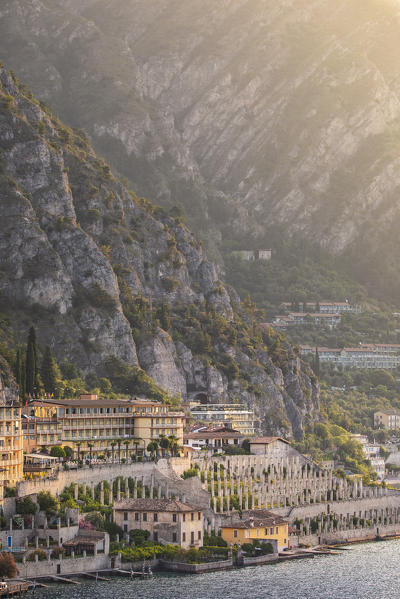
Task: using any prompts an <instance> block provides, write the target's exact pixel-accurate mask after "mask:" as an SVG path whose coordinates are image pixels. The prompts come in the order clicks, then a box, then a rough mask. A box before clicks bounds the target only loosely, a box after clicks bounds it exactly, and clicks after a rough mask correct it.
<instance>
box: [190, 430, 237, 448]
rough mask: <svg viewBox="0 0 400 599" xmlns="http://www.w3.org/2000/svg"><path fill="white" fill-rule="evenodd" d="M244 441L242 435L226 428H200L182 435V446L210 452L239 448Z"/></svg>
mask: <svg viewBox="0 0 400 599" xmlns="http://www.w3.org/2000/svg"><path fill="white" fill-rule="evenodd" d="M244 439H245V436H244V435H243V434H242V433H239V432H238V431H235V430H232V429H231V428H227V427H216V428H207V427H202V428H199V429H196V430H195V431H193V432H190V433H187V434H185V435H183V443H184V446H186V447H191V448H192V449H209V450H210V451H212V452H214V451H217V452H221V451H223V449H224V448H225V447H226V446H227V445H230V446H237V447H240V446H241V444H242V443H243V441H244Z"/></svg>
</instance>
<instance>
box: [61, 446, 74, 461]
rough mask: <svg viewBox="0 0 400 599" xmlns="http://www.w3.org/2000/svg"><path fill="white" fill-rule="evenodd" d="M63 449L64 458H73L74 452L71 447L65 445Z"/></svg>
mask: <svg viewBox="0 0 400 599" xmlns="http://www.w3.org/2000/svg"><path fill="white" fill-rule="evenodd" d="M63 449H64V453H65V457H66V458H68V459H70V458H72V457H73V455H74V450H73V449H72V447H70V446H69V445H65V447H64V448H63Z"/></svg>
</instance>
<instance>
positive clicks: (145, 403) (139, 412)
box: [130, 398, 185, 448]
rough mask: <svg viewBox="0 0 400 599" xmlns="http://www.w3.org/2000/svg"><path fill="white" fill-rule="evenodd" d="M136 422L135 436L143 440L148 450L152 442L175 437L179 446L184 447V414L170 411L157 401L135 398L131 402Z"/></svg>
mask: <svg viewBox="0 0 400 599" xmlns="http://www.w3.org/2000/svg"><path fill="white" fill-rule="evenodd" d="M130 405H131V406H132V409H133V417H134V421H135V425H134V426H135V436H136V437H137V438H139V439H143V442H144V447H145V448H146V447H147V445H148V443H150V441H154V440H155V439H159V438H160V437H162V436H164V437H169V436H171V435H173V436H174V437H176V439H177V443H178V445H183V424H184V419H185V414H184V413H183V412H178V411H176V412H173V411H170V409H169V408H168V406H166V405H164V404H161V403H159V402H157V401H149V400H148V399H139V398H135V399H134V400H131V401H130Z"/></svg>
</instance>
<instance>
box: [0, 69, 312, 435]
mask: <svg viewBox="0 0 400 599" xmlns="http://www.w3.org/2000/svg"><path fill="white" fill-rule="evenodd" d="M0 151H1V154H0V299H1V305H0V309H1V318H0V324H1V326H2V325H3V323H4V322H5V321H7V322H8V323H9V326H10V328H11V329H12V332H11V333H10V335H9V336H10V339H12V340H13V341H10V339H7V340H4V339H0V341H2V343H1V345H0V349H1V350H4V347H5V346H7V345H8V346H10V345H12V343H14V344H16V343H18V342H19V341H20V340H21V339H22V338H23V337H22V336H23V335H24V334H25V332H26V329H27V326H29V325H30V324H31V323H33V324H34V325H35V327H36V329H37V332H38V338H39V344H40V345H41V346H42V347H44V346H45V345H49V346H50V347H51V348H52V350H53V352H54V353H55V355H56V357H57V359H58V360H59V362H60V361H62V360H65V359H68V360H69V361H70V362H72V363H73V364H75V365H76V366H78V367H79V368H80V369H81V370H82V371H83V373H84V375H86V376H89V375H93V374H96V375H98V376H103V377H104V376H105V377H109V378H110V379H111V380H112V381H113V382H115V384H116V388H117V389H119V391H120V392H125V391H127V392H132V393H134V392H138V391H137V390H138V386H137V385H138V383H141V384H142V387H141V388H142V389H143V384H144V383H146V384H147V385H148V389H149V390H150V391H151V390H152V388H151V380H152V379H153V380H154V381H155V382H156V383H157V384H158V385H159V386H161V387H162V388H164V389H166V390H167V391H168V392H169V393H170V394H171V395H173V394H178V393H179V394H180V395H181V397H182V398H183V399H186V398H188V397H192V396H193V395H195V394H196V393H199V392H202V393H206V394H208V395H209V396H210V398H212V399H213V400H215V401H228V402H233V401H236V400H238V399H240V400H241V401H245V402H246V403H247V404H248V405H249V406H253V407H254V408H255V410H256V413H257V415H258V417H259V419H260V423H261V428H262V430H263V431H265V432H275V433H280V434H287V435H293V436H295V437H297V438H298V437H300V436H301V435H302V431H303V428H304V425H305V424H306V423H307V422H309V421H310V420H312V419H314V418H318V410H319V390H318V384H317V382H316V379H315V377H314V376H313V374H312V372H311V371H310V369H309V368H308V367H307V366H306V365H304V364H303V363H302V362H301V360H300V359H299V357H298V355H297V353H296V351H295V350H294V349H293V348H292V347H290V346H289V345H288V344H287V343H286V342H285V341H284V340H283V339H281V338H280V337H279V336H278V335H277V334H276V333H274V332H273V331H271V330H268V329H266V330H265V331H264V332H261V330H260V328H259V327H258V321H257V318H258V314H257V310H256V308H255V306H253V305H252V304H251V302H249V301H247V302H244V303H243V304H241V303H240V300H239V298H238V296H237V294H236V293H235V291H234V290H233V289H232V288H230V287H227V286H226V285H224V283H223V282H221V281H220V280H219V277H218V274H217V269H216V268H215V266H214V264H213V263H211V262H210V261H209V260H208V259H207V257H206V255H205V253H204V250H203V248H202V246H201V243H200V242H199V241H198V240H197V239H196V237H195V236H194V235H193V234H192V233H191V231H190V230H189V229H188V228H187V227H186V226H185V225H184V224H183V222H182V218H181V217H180V216H179V212H178V211H177V210H176V209H172V210H170V211H168V212H167V211H166V210H164V209H162V208H157V207H156V206H155V205H154V204H152V203H151V202H149V201H148V200H146V199H144V198H139V197H138V196H137V195H136V194H135V193H134V192H133V191H131V190H129V189H128V188H127V187H126V186H124V185H123V184H122V183H121V182H120V181H119V180H118V179H117V178H115V176H114V175H113V172H112V171H111V169H110V167H109V166H108V165H107V163H106V162H104V160H103V159H101V158H99V157H98V156H97V155H96V154H95V153H94V151H93V149H92V147H91V146H90V144H89V142H88V140H87V137H86V135H85V134H84V133H83V132H82V131H80V130H76V129H74V130H73V129H70V128H68V127H66V126H65V125H63V123H62V122H61V121H60V120H59V119H58V118H57V117H55V116H54V115H53V114H52V113H51V111H50V110H49V108H47V107H46V105H44V104H42V103H41V102H39V101H38V100H36V99H35V97H34V96H33V95H32V93H31V92H30V91H29V90H28V89H27V88H26V87H25V86H24V85H22V84H20V83H19V81H18V80H17V79H16V77H15V76H14V75H12V74H11V73H10V72H9V71H8V70H7V69H6V68H5V67H1V68H0ZM149 377H150V378H149ZM125 385H126V387H125Z"/></svg>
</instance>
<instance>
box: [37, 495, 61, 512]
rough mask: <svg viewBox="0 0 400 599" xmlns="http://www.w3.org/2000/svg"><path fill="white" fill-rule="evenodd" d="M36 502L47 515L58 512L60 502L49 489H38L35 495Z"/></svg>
mask: <svg viewBox="0 0 400 599" xmlns="http://www.w3.org/2000/svg"><path fill="white" fill-rule="evenodd" d="M37 502H38V504H39V507H40V509H41V510H42V511H43V512H46V514H47V515H54V514H56V513H57V512H58V510H59V508H60V504H59V502H58V500H57V498H56V497H54V495H52V494H51V493H50V492H49V491H40V493H38V496H37Z"/></svg>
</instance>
